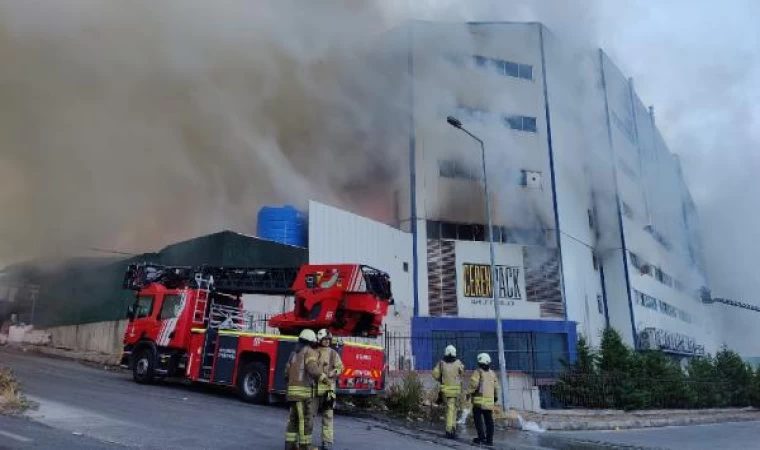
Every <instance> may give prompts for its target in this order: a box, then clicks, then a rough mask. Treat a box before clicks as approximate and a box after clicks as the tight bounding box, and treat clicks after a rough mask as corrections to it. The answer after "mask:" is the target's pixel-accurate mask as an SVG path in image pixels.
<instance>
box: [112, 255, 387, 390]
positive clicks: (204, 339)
mask: <svg viewBox="0 0 760 450" xmlns="http://www.w3.org/2000/svg"><path fill="white" fill-rule="evenodd" d="M124 287H125V288H129V289H132V290H134V291H135V292H136V297H135V302H134V304H133V305H132V306H131V307H130V310H129V312H128V318H129V322H128V324H127V327H126V330H125V333H124V351H123V354H122V366H123V367H126V368H129V369H131V370H132V372H133V377H134V379H135V381H137V382H140V383H149V382H152V381H154V380H155V379H157V378H181V379H185V380H189V381H191V382H200V383H208V384H214V385H220V386H227V387H231V388H236V389H237V390H238V392H239V394H240V396H241V398H243V399H244V400H246V401H251V402H257V403H264V402H267V401H272V400H274V399H276V398H277V397H278V394H282V393H284V391H285V388H286V386H285V383H284V377H283V372H284V368H285V364H286V363H287V359H288V357H289V356H290V353H291V351H292V350H293V349H294V348H295V346H296V344H297V341H298V339H297V337H295V336H292V335H287V334H281V335H278V334H265V333H255V332H250V331H247V330H246V329H245V320H244V315H243V307H242V300H241V295H242V294H246V293H269V294H285V295H292V296H293V297H294V302H295V308H294V310H293V311H291V312H287V313H284V314H281V315H279V316H275V317H273V318H272V319H270V325H272V326H274V327H277V328H279V329H280V331H281V332H285V333H294V334H297V333H298V332H300V331H301V330H302V329H306V328H309V329H314V330H316V329H319V328H328V329H330V330H331V332H332V333H333V334H334V335H335V336H377V334H378V333H379V330H380V326H381V324H382V320H383V317H385V315H386V314H387V309H388V305H389V304H392V302H393V300H392V298H391V296H390V281H389V279H388V276H387V274H385V273H384V272H381V271H378V270H376V269H372V268H370V267H367V266H362V265H358V264H336V265H305V266H302V267H301V268H300V269H257V268H242V269H241V268H238V269H235V268H198V269H191V268H179V267H163V266H156V265H134V266H130V268H129V269H128V270H127V274H126V275H125V282H124ZM337 350H338V351H339V352H340V353H341V357H342V360H343V363H344V366H345V368H344V372H343V374H342V375H341V377H340V378H339V380H338V393H339V394H356V395H373V394H376V393H378V392H379V391H381V390H382V389H383V388H384V385H383V384H384V367H385V362H384V358H385V356H384V351H383V348H382V347H379V346H374V345H367V344H360V343H353V342H345V343H342V342H340V343H339V344H338V345H337Z"/></svg>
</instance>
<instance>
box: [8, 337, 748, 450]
mask: <svg viewBox="0 0 760 450" xmlns="http://www.w3.org/2000/svg"><path fill="white" fill-rule="evenodd" d="M0 364H3V365H8V366H10V367H11V368H12V369H13V370H14V372H15V373H16V375H17V377H18V379H19V380H20V381H21V384H22V389H23V392H25V393H26V394H27V396H29V397H30V398H31V399H32V400H33V401H35V402H37V403H38V404H39V408H38V409H37V410H34V411H31V412H29V413H28V414H27V416H28V418H15V417H3V416H0V450H6V449H27V448H36V449H62V450H68V449H86V450H90V449H114V448H127V447H131V448H135V447H136V448H146V449H154V448H155V449H169V448H185V449H205V448H209V449H211V448H213V449H228V448H229V449H233V448H234V449H240V448H256V449H270V448H271V449H281V448H282V447H283V440H284V433H285V422H286V416H287V410H286V409H285V408H284V407H278V406H258V405H249V404H246V403H243V402H241V401H239V400H238V399H237V398H236V397H235V396H234V394H230V393H225V392H221V391H218V390H213V389H208V388H204V387H191V386H185V385H181V384H158V385H153V386H143V385H138V384H136V383H134V382H133V381H132V378H131V376H130V375H129V374H128V373H125V372H122V371H116V372H113V371H108V370H103V369H102V368H96V367H92V366H85V365H82V364H80V363H77V362H73V361H66V360H60V359H53V358H48V357H43V356H39V355H35V354H31V353H23V352H20V351H18V350H17V349H11V348H8V347H0ZM335 426H336V441H337V442H336V446H335V448H336V449H359V448H360V449H393V448H397V449H409V450H427V449H439V448H455V449H473V448H475V447H471V446H469V445H467V444H465V443H462V442H452V441H448V440H444V439H442V438H440V437H439V436H437V435H434V434H431V433H421V432H416V431H410V430H406V429H401V428H398V427H391V426H389V425H387V424H381V423H378V422H375V421H370V420H368V419H358V418H351V417H345V416H338V417H336V419H335ZM499 437H501V438H502V442H501V445H498V444H497V448H534V449H539V448H544V449H545V448H558V449H573V450H579V449H594V450H596V449H608V448H659V449H694V450H702V449H705V450H706V449H716V448H720V449H727V450H730V449H741V450H745V449H750V448H760V444H758V443H760V423H759V422H742V423H728V424H715V425H697V426H689V427H669V428H650V429H643V430H622V431H609V432H604V431H601V432H600V431H594V432H569V433H544V434H540V435H529V434H527V433H517V432H515V433H510V434H509V435H503V436H499ZM315 438H316V439H315V443H318V442H319V439H318V435H317V433H316V432H315ZM579 441H580V442H587V443H588V444H586V443H579ZM601 443H605V444H604V445H600V444H601ZM608 444H613V446H612V447H610V446H609V445H608Z"/></svg>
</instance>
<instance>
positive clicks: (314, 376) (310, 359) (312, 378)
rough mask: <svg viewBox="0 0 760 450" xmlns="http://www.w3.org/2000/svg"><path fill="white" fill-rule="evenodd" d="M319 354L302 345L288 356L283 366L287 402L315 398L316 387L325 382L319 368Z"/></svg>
mask: <svg viewBox="0 0 760 450" xmlns="http://www.w3.org/2000/svg"><path fill="white" fill-rule="evenodd" d="M318 360H319V353H318V352H317V351H316V350H315V349H313V348H311V347H309V346H308V345H303V346H301V347H300V348H296V350H294V351H293V353H291V354H290V359H289V360H288V364H287V365H286V366H285V381H286V382H287V383H288V388H287V391H286V397H287V400H288V401H289V402H298V401H303V400H308V399H310V398H314V397H316V396H317V385H318V384H320V383H324V382H326V381H327V375H325V374H324V373H323V372H322V371H321V370H320V368H319V364H318Z"/></svg>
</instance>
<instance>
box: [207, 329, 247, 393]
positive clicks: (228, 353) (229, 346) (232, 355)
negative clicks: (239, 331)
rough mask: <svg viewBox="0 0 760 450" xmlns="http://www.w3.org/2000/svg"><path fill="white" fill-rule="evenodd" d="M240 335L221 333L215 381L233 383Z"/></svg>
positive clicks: (217, 351) (217, 350) (215, 367)
mask: <svg viewBox="0 0 760 450" xmlns="http://www.w3.org/2000/svg"><path fill="white" fill-rule="evenodd" d="M239 340H240V338H239V337H238V336H230V335H223V334H222V335H220V336H219V341H218V345H217V347H216V364H215V366H214V375H213V376H214V378H213V380H212V381H214V383H222V384H232V381H233V379H234V377H235V365H236V362H237V349H238V341H239Z"/></svg>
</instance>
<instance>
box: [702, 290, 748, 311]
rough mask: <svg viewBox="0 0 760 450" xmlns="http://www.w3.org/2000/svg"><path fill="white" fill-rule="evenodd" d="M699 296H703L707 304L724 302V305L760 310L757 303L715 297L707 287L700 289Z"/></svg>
mask: <svg viewBox="0 0 760 450" xmlns="http://www.w3.org/2000/svg"><path fill="white" fill-rule="evenodd" d="M699 296H700V297H701V299H702V302H703V303H707V304H711V303H722V304H724V305H728V306H733V307H735V308H742V309H748V310H750V311H755V312H760V306H757V305H752V304H750V303H744V302H739V301H736V300H731V299H730V298H719V297H713V296H712V293H711V292H710V289H709V288H707V287H702V288H701V289H700V290H699Z"/></svg>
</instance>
